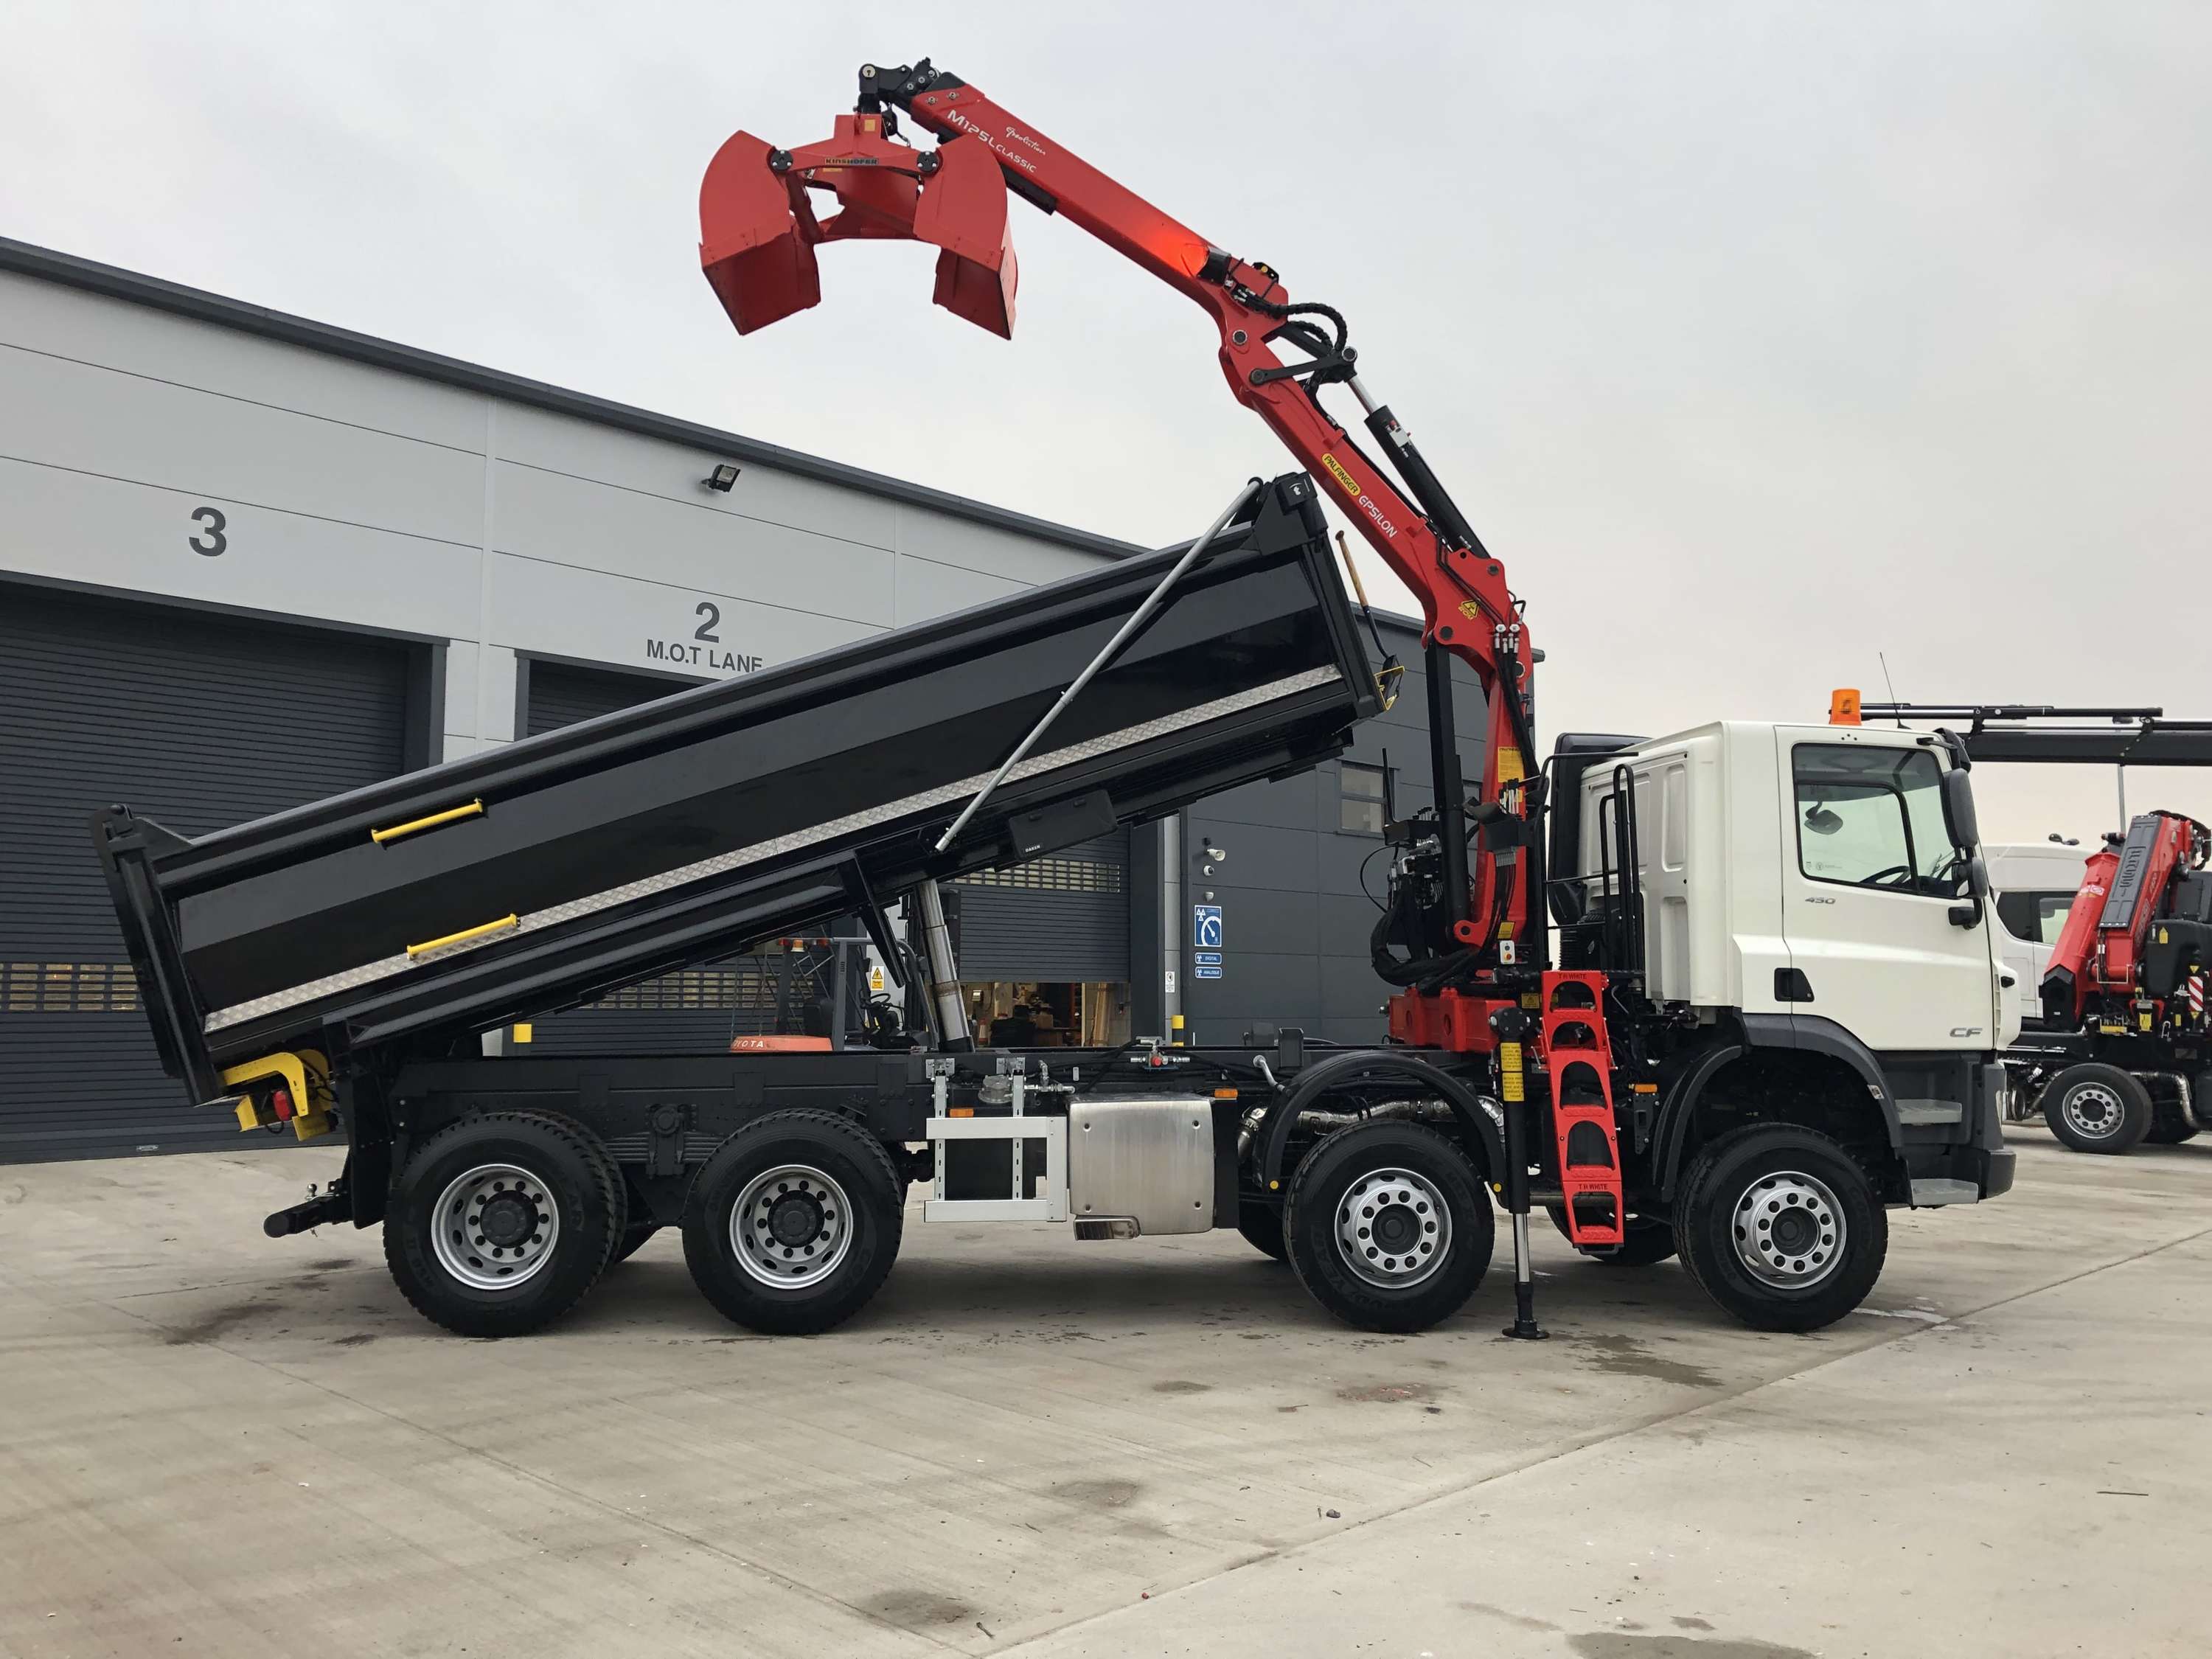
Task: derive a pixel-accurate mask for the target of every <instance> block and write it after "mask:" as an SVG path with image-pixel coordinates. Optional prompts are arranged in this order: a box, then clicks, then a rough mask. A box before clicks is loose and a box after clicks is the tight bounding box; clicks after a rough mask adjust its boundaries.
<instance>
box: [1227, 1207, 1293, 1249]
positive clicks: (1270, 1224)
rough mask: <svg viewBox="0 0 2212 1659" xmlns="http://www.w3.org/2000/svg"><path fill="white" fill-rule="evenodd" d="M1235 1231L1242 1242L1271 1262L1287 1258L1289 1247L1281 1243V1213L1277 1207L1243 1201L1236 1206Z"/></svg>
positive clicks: (1280, 1208)
mask: <svg viewBox="0 0 2212 1659" xmlns="http://www.w3.org/2000/svg"><path fill="white" fill-rule="evenodd" d="M1237 1232H1238V1233H1239V1234H1241V1235H1242V1236H1243V1240H1244V1242H1245V1243H1247V1244H1249V1245H1250V1246H1251V1247H1252V1248H1253V1249H1255V1250H1257V1251H1259V1253H1260V1254H1261V1255H1264V1256H1266V1257H1267V1258H1268V1260H1270V1261H1285V1260H1287V1259H1288V1258H1289V1255H1290V1247H1289V1246H1288V1245H1286V1244H1285V1243H1283V1212H1282V1207H1281V1206H1279V1205H1275V1204H1262V1203H1261V1202H1259V1201H1258V1200H1255V1199H1249V1198H1248V1199H1245V1200H1242V1201H1241V1202H1240V1203H1238V1205H1237Z"/></svg>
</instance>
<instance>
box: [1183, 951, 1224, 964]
mask: <svg viewBox="0 0 2212 1659" xmlns="http://www.w3.org/2000/svg"><path fill="white" fill-rule="evenodd" d="M1190 965H1191V966H1192V967H1194V968H1218V967H1219V966H1221V952H1220V951H1192V952H1191V953H1190Z"/></svg>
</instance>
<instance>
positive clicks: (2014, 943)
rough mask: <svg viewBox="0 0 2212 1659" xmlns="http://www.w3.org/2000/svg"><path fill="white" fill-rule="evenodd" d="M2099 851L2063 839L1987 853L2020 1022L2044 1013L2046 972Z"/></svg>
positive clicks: (2002, 845) (2001, 944)
mask: <svg viewBox="0 0 2212 1659" xmlns="http://www.w3.org/2000/svg"><path fill="white" fill-rule="evenodd" d="M2094 850H2095V849H2094V848H2087V849H2084V848H2081V847H2079V846H2069V845H2067V844H2065V843H2063V842H2004V843H2000V844H1998V845H1995V846H1991V847H1989V848H1985V849H1984V854H1983V856H1984V858H1985V859H1986V860H1988V862H1989V866H1990V887H1991V888H1992V889H1994V890H1995V893H1996V913H1997V946H1998V949H1999V951H2001V952H2002V958H2003V961H2004V964H2005V967H2006V969H2008V971H2009V972H2010V973H2011V975H2012V977H2013V981H2014V983H2013V985H2012V987H2011V989H2010V991H2009V993H2008V994H2009V995H2010V997H2011V998H2012V1001H2013V1004H2014V1009H2015V1012H2014V1018H2015V1021H2016V1022H2018V1021H2029V1022H2033V1021H2035V1020H2039V1019H2040V1018H2041V1017H2042V1012H2043V1004H2042V1000H2041V987H2042V984H2043V970H2044V969H2045V966H2046V965H2047V964H2048V963H2049V962H2050V960H2051V945H2053V944H2055V943H2056V942H2057V939H2058V930H2059V929H2060V928H2062V927H2064V926H2065V925H2066V913H2067V911H2069V909H2071V908H2073V904H2074V896H2075V894H2076V893H2078V892H2079V891H2080V890H2081V875H2082V868H2083V866H2085V865H2086V864H2087V861H2088V858H2089V854H2090V853H2091V852H2093V851H2094ZM2016 1029H2017V1027H2016V1026H2015V1030H2016Z"/></svg>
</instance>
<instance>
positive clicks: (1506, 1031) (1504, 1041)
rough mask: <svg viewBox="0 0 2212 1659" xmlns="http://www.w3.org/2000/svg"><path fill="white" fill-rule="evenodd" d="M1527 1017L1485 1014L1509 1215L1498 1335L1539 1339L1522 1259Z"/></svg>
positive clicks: (1532, 1277)
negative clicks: (1508, 1273)
mask: <svg viewBox="0 0 2212 1659" xmlns="http://www.w3.org/2000/svg"><path fill="white" fill-rule="evenodd" d="M1529 1024H1530V1022H1529V1019H1528V1015H1527V1014H1525V1013H1523V1012H1522V1011H1521V1010H1520V1009H1518V1008H1501V1009H1499V1010H1498V1012H1496V1013H1494V1014H1492V1016H1491V1017H1490V1027H1491V1030H1493V1031H1495V1032H1497V1033H1498V1090H1499V1092H1500V1093H1501V1094H1503V1095H1504V1101H1503V1105H1504V1111H1505V1191H1504V1199H1505V1209H1506V1212H1507V1213H1508V1214H1510V1216H1511V1217H1512V1218H1513V1322H1512V1323H1511V1324H1510V1325H1508V1326H1507V1327H1506V1328H1505V1329H1504V1335H1507V1336H1510V1337H1512V1338H1513V1339H1514V1340H1516V1341H1521V1342H1541V1341H1542V1340H1544V1339H1545V1338H1546V1337H1547V1336H1549V1335H1550V1334H1551V1333H1550V1332H1549V1331H1547V1330H1546V1329H1544V1328H1543V1327H1541V1325H1539V1324H1537V1322H1536V1274H1535V1269H1534V1266H1533V1265H1532V1264H1531V1262H1530V1261H1529V1259H1528V1086H1527V1084H1528V1080H1527V1074H1526V1071H1525V1067H1524V1062H1523V1060H1522V1047H1521V1044H1522V1039H1523V1038H1525V1037H1526V1036H1528V1026H1529Z"/></svg>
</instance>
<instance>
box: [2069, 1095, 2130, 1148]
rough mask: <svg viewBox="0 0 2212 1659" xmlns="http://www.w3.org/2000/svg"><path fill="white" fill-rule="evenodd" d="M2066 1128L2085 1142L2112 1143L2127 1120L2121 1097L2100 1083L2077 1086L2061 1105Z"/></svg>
mask: <svg viewBox="0 0 2212 1659" xmlns="http://www.w3.org/2000/svg"><path fill="white" fill-rule="evenodd" d="M2058 1109H2059V1110H2060V1111H2061V1112H2062V1113H2063V1114H2064V1115H2065V1117H2066V1127H2068V1128H2069V1129H2071V1130H2073V1131H2074V1133H2075V1134H2077V1135H2080V1136H2081V1138H2082V1139H2084V1140H2109V1139H2112V1137H2113V1136H2114V1135H2116V1134H2118V1133H2119V1132H2120V1129H2121V1127H2122V1126H2123V1125H2124V1124H2125V1123H2126V1121H2127V1110H2126V1109H2125V1108H2124V1107H2123V1106H2122V1105H2121V1104H2120V1097H2118V1095H2116V1094H2114V1093H2113V1092H2112V1091H2111V1090H2110V1089H2108V1088H2106V1086H2105V1085H2103V1084H2101V1083H2077V1084H2075V1085H2074V1086H2073V1087H2072V1088H2070V1089H2069V1090H2068V1091H2066V1092H2065V1094H2064V1095H2063V1097H2061V1098H2060V1100H2059V1102H2058Z"/></svg>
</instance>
